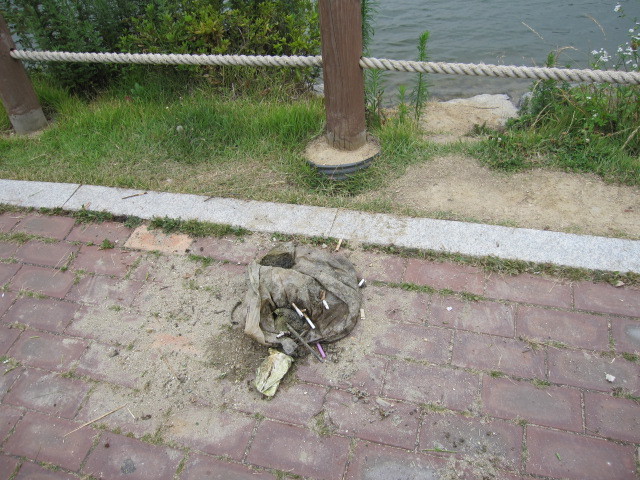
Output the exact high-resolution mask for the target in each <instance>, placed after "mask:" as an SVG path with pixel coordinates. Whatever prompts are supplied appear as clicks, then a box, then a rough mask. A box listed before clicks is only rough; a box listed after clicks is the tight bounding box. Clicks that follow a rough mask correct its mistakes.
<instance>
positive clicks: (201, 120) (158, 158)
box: [0, 79, 440, 222]
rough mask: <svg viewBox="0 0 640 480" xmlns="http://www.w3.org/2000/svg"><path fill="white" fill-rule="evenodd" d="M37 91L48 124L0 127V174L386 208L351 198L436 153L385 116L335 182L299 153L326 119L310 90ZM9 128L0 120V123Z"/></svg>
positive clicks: (85, 215)
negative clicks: (366, 147)
mask: <svg viewBox="0 0 640 480" xmlns="http://www.w3.org/2000/svg"><path fill="white" fill-rule="evenodd" d="M36 89H37V91H38V94H39V96H40V99H41V102H42V104H43V106H44V109H45V111H46V112H47V113H48V116H49V117H53V122H52V124H51V126H50V127H49V128H48V129H46V130H45V131H43V132H42V133H41V134H40V135H38V136H37V137H36V138H25V137H17V136H9V135H0V178H6V179H18V180H40V181H50V182H74V183H80V184H94V185H106V186H113V187H124V188H135V189H141V190H157V191H168V192H180V193H193V194H200V195H211V196H216V197H239V198H247V199H254V200H261V201H277V202H286V203H300V204H312V205H320V206H331V207H352V208H360V209H365V210H373V211H388V209H387V204H386V203H385V204H384V205H381V204H380V202H377V201H371V200H367V201H358V200H357V199H353V198H352V197H353V196H354V195H356V194H358V193H364V192H368V191H371V190H375V189H376V188H378V187H380V186H382V185H384V184H385V182H387V181H388V180H389V179H390V178H393V177H397V176H400V175H401V174H402V173H403V172H404V170H405V168H406V166H407V165H409V164H411V163H416V162H421V161H425V160H427V159H428V158H430V156H431V155H433V153H434V152H439V151H440V150H439V148H438V147H433V146H430V145H429V144H427V143H426V142H424V141H422V140H421V139H420V135H419V132H418V131H417V129H415V128H414V127H412V126H410V125H409V126H407V125H398V124H396V123H394V122H388V124H387V125H385V126H384V127H381V129H379V130H376V131H374V132H372V133H374V134H375V135H377V136H378V138H380V140H381V142H382V144H383V152H382V154H381V155H380V157H379V158H378V160H377V162H376V163H375V164H374V166H373V167H371V168H370V169H368V170H367V171H366V172H362V173H359V174H357V175H355V176H354V177H353V178H351V179H350V180H348V181H346V182H341V183H336V182H332V181H330V180H328V179H326V178H324V177H322V176H320V175H318V174H317V172H316V171H315V170H314V169H312V168H311V167H310V166H309V165H308V163H307V162H306V160H305V159H304V155H303V153H304V149H305V147H306V145H307V143H308V142H309V141H310V140H311V139H312V138H314V137H315V136H317V135H319V134H320V133H321V132H322V129H323V125H324V108H323V105H322V101H321V99H318V98H316V97H312V96H304V95H302V96H299V97H297V98H293V99H292V98H290V97H286V98H284V97H278V96H274V95H270V96H257V95H254V96H251V97H249V96H245V97H235V96H232V95H227V96H225V95H223V94H220V93H217V94H216V93H214V92H213V91H212V90H211V89H210V88H207V87H206V85H189V86H184V85H183V86H176V85H171V84H169V85H164V84H163V83H161V81H155V80H153V79H149V82H148V84H145V85H144V88H143V89H142V90H141V91H140V92H138V93H137V94H133V93H132V92H131V89H129V88H126V87H125V86H122V87H114V88H112V89H111V90H109V91H107V92H105V93H103V94H101V95H100V96H98V97H97V98H95V99H93V100H91V101H85V100H81V99H78V98H76V97H73V96H71V95H69V94H67V93H66V92H64V91H63V90H60V89H56V88H53V87H51V86H49V85H47V84H46V83H43V82H42V81H36ZM8 128H9V123H8V121H7V120H6V116H5V117H3V118H0V133H1V132H2V131H4V132H5V133H8ZM383 203H384V202H383ZM76 219H77V220H78V221H79V222H82V221H102V220H104V219H106V218H102V217H99V216H98V217H96V216H95V214H94V213H91V212H82V211H81V212H80V213H78V214H77V216H76Z"/></svg>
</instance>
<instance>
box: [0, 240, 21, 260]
mask: <svg viewBox="0 0 640 480" xmlns="http://www.w3.org/2000/svg"><path fill="white" fill-rule="evenodd" d="M19 247H20V245H18V244H17V243H10V242H0V258H11V257H13V255H14V254H15V253H16V251H17V250H18V248H19Z"/></svg>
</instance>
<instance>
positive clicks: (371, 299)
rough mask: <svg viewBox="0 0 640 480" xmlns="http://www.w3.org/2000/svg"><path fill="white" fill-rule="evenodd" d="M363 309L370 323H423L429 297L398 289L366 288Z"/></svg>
mask: <svg viewBox="0 0 640 480" xmlns="http://www.w3.org/2000/svg"><path fill="white" fill-rule="evenodd" d="M363 300H364V302H363V307H364V309H365V313H366V315H367V317H368V318H370V319H371V321H372V322H376V323H378V322H383V323H388V321H389V320H392V321H394V322H404V323H424V322H426V320H427V317H428V308H429V307H428V305H429V302H430V300H431V295H429V294H426V293H419V292H408V291H406V290H401V289H398V288H389V287H378V286H367V287H366V288H365V289H364V290H363Z"/></svg>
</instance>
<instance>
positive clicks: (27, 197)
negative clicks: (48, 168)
mask: <svg viewBox="0 0 640 480" xmlns="http://www.w3.org/2000/svg"><path fill="white" fill-rule="evenodd" d="M79 186H80V185H77V184H75V183H49V182H28V181H22V180H1V179H0V203H8V204H10V205H17V206H20V207H34V208H56V207H62V206H63V205H64V203H65V202H66V201H67V200H68V199H69V198H70V197H71V196H72V195H73V193H74V192H75V191H76V190H77V189H78V187H79Z"/></svg>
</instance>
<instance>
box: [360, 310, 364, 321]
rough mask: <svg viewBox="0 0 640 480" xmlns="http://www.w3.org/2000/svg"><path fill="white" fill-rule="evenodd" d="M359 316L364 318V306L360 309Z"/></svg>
mask: <svg viewBox="0 0 640 480" xmlns="http://www.w3.org/2000/svg"><path fill="white" fill-rule="evenodd" d="M360 318H361V319H362V320H364V308H361V309H360Z"/></svg>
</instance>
